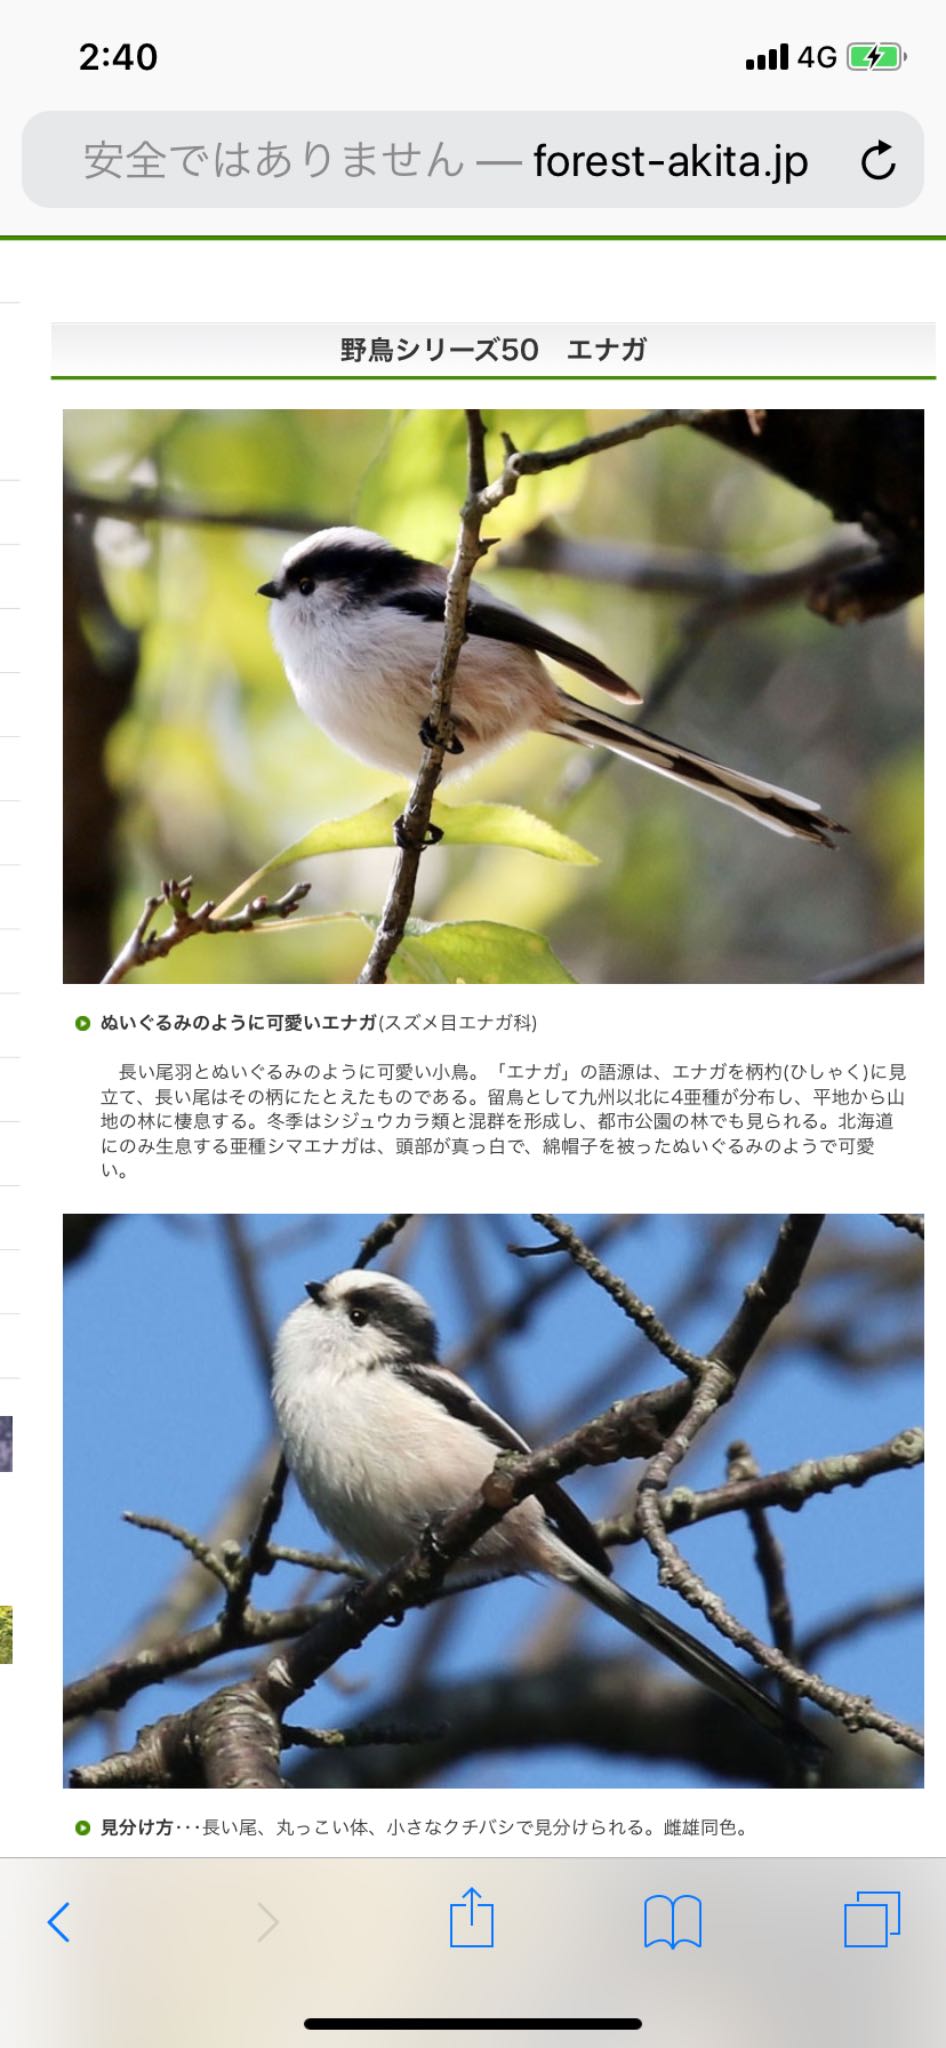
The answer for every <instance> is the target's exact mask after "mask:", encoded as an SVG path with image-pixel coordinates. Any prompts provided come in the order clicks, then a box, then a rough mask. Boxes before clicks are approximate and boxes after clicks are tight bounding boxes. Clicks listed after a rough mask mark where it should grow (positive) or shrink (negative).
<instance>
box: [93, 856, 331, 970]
mask: <svg viewBox="0 0 946 2048" xmlns="http://www.w3.org/2000/svg"><path fill="white" fill-rule="evenodd" d="M311 887H312V884H311V882H294V883H293V885H292V888H291V889H287V890H286V893H285V895H284V896H279V897H277V899H276V901H275V902H274V903H271V902H270V901H269V898H268V897H267V896H255V897H254V898H253V901H252V903H246V904H244V906H243V909H242V910H236V911H234V912H233V914H232V916H230V917H215V916H214V907H215V906H214V904H213V903H212V902H211V901H210V900H209V899H208V901H207V902H206V903H202V904H201V905H200V908H199V909H198V910H194V911H191V910H190V909H189V908H188V906H189V903H190V896H191V882H190V880H189V878H188V879H187V880H185V881H183V882H174V881H169V882H162V884H161V894H160V896H149V897H148V899H147V902H146V903H145V906H144V909H143V911H142V913H141V916H140V917H139V919H138V922H137V924H136V925H135V928H134V930H133V931H132V933H131V934H130V936H129V938H127V939H126V940H125V944H124V945H123V947H122V948H121V951H120V952H119V953H118V954H117V955H116V957H115V959H114V960H113V961H112V964H111V967H110V968H109V970H108V973H107V974H103V976H102V986H103V988H104V987H105V986H106V985H107V984H109V983H112V982H117V981H124V979H125V976H126V974H130V973H131V970H132V968H133V967H149V966H150V965H151V963H152V961H154V960H165V959H166V958H167V956H168V954H169V953H173V951H174V949H175V947H176V946H182V945H183V944H184V942H185V940H186V939H197V938H202V937H208V936H209V937H211V938H214V937H217V936H219V935H220V934H221V933H223V932H252V931H255V930H256V928H257V926H258V925H261V924H266V923H267V922H271V921H272V920H273V919H274V918H278V919H282V920H285V919H286V918H287V917H291V916H292V914H293V911H295V910H298V908H299V905H300V903H302V902H303V900H304V898H305V897H306V896H308V894H309V890H310V889H311ZM163 904H167V906H168V908H169V909H170V912H171V922H170V924H169V925H167V926H166V928H165V930H164V931H163V932H156V931H153V930H152V929H151V927H152V925H153V922H154V919H155V917H156V916H157V913H158V911H159V910H160V909H161V907H162V905H163Z"/></svg>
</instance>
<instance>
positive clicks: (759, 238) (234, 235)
mask: <svg viewBox="0 0 946 2048" xmlns="http://www.w3.org/2000/svg"><path fill="white" fill-rule="evenodd" d="M943 241H946V235H941V234H940V235H887V234H872V233H867V232H865V233H863V234H856V235H855V234H850V235H848V234H844V235H838V234H835V235H798V234H781V235H774V234H739V235H737V234H732V235H727V234H715V235H708V234H678V235H650V234H648V235H644V234H623V235H618V234H614V235H590V234H585V235H580V234H574V235H564V234H545V235H538V234H509V235H449V234H435V233H431V234H416V235H410V234H382V233H380V232H377V233H374V234H368V235H355V234H351V235H326V234H305V235H303V234H296V235H286V234H279V235H277V234H269V235H264V234H260V235H251V234H243V233H241V232H240V231H239V230H234V231H233V232H231V233H230V234H195V235H168V234H118V233H115V234H74V235H4V234H0V242H943Z"/></svg>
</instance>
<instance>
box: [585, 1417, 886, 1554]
mask: <svg viewBox="0 0 946 2048" xmlns="http://www.w3.org/2000/svg"><path fill="white" fill-rule="evenodd" d="M923 1453H924V1444H923V1431H922V1430H921V1429H901V1430H900V1431H899V1432H898V1434H897V1435H896V1436H894V1437H891V1438H890V1439H889V1441H888V1442H887V1443H883V1444H873V1445H872V1446H871V1447H870V1449H869V1450H864V1451H840V1452H838V1454H837V1455H836V1456H835V1457H830V1458H804V1459H803V1460H802V1461H801V1463H800V1464H798V1465H788V1466H786V1467H785V1469H784V1470H783V1471H781V1472H763V1473H760V1474H759V1476H758V1477H757V1478H753V1479H740V1480H738V1481H737V1480H731V1481H729V1482H727V1484H726V1485H725V1486H709V1487H707V1488H706V1489H705V1490H704V1491H703V1492H702V1493H695V1492H693V1490H692V1489H691V1488H690V1487H688V1486H675V1487H674V1489H673V1492H672V1493H664V1494H661V1496H660V1512H661V1516H662V1518H663V1524H664V1528H665V1529H667V1530H672V1529H692V1528H695V1527H696V1524H697V1523H698V1522H709V1521H713V1520H715V1519H716V1518H717V1517H718V1516H719V1515H733V1514H749V1513H752V1512H755V1511H757V1510H760V1509H763V1508H784V1509H785V1511H786V1513H788V1514H797V1513H798V1512H799V1510H800V1509H801V1508H803V1507H804V1506H805V1503H806V1501H809V1500H815V1499H816V1498H817V1497H818V1496H819V1495H821V1494H830V1493H834V1492H836V1491H837V1489H838V1487H840V1486H853V1487H858V1486H866V1485H867V1482H868V1481H869V1480H871V1479H878V1478H880V1477H881V1475H882V1474H883V1473H886V1472H909V1471H912V1470H913V1468H914V1467H915V1466H917V1465H922V1463H923ZM596 1527H597V1531H598V1535H599V1536H600V1538H601V1541H602V1543H605V1544H607V1545H609V1546H610V1545H611V1544H614V1543H637V1542H639V1540H640V1535H641V1532H640V1528H639V1526H638V1521H637V1509H636V1507H635V1508H632V1510H631V1512H630V1513H629V1514H626V1515H614V1516H611V1517H610V1518H608V1519H607V1520H604V1521H600V1522H598V1523H597V1524H596Z"/></svg>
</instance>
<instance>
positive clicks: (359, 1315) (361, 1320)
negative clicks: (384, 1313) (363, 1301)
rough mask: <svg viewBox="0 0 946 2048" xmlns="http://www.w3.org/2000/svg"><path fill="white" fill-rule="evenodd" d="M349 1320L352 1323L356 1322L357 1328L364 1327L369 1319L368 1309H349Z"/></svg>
mask: <svg viewBox="0 0 946 2048" xmlns="http://www.w3.org/2000/svg"><path fill="white" fill-rule="evenodd" d="M348 1320H349V1322H350V1323H354V1325H355V1328H356V1330H360V1329H362V1328H363V1326H364V1324H365V1323H366V1322H367V1320H368V1311H367V1309H363V1308H350V1309H349V1311H348Z"/></svg>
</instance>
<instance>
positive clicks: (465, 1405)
mask: <svg viewBox="0 0 946 2048" xmlns="http://www.w3.org/2000/svg"><path fill="white" fill-rule="evenodd" d="M394 1371H395V1372H396V1373H397V1375H398V1378H399V1379H403V1380H406V1381H407V1383H408V1385H409V1386H411V1387H413V1388H414V1390H415V1392H416V1393H418V1394H425V1395H426V1396H427V1398H428V1399H429V1400H431V1401H438V1402H439V1403H440V1406H441V1408H445V1409H446V1411H447V1414H448V1415H452V1416H453V1419H454V1421H455V1422H465V1423H468V1425H469V1427H470V1428H471V1429H476V1430H479V1433H480V1435H481V1436H485V1437H487V1438H488V1439H489V1442H490V1443H491V1444H495V1445H496V1448H497V1450H500V1451H528V1450H529V1448H530V1446H529V1445H528V1444H527V1443H526V1440H525V1437H522V1436H520V1435H519V1434H518V1431H517V1430H515V1429H513V1428H512V1426H511V1424H510V1423H508V1422H505V1421H504V1420H503V1417H502V1416H501V1415H497V1414H496V1412H495V1410H494V1409H492V1408H488V1407H487V1405H486V1402H485V1401H481V1400H480V1398H479V1395H478V1394H474V1392H473V1390H472V1387H468V1386H467V1384H466V1381H465V1380H461V1379H459V1378H458V1377H457V1374H456V1373H453V1372H449V1371H448V1370H447V1368H446V1366H442V1365H436V1366H431V1365H414V1364H410V1363H403V1364H402V1363H400V1362H398V1363H397V1364H396V1365H395V1366H394ZM536 1499H537V1500H538V1501H540V1502H541V1504H542V1506H543V1508H544V1509H545V1512H546V1514H547V1515H548V1518H549V1521H550V1522H551V1524H552V1527H553V1528H554V1529H555V1530H556V1531H557V1533H558V1535H559V1536H560V1537H561V1539H562V1542H563V1543H567V1544H568V1547H569V1549H570V1550H574V1551H575V1552H576V1554H577V1556H578V1557H581V1558H584V1560H585V1563H586V1564H590V1565H593V1566H594V1568H595V1570H596V1571H599V1572H602V1573H603V1574H604V1576H605V1578H607V1577H609V1576H610V1574H611V1572H612V1571H613V1569H614V1567H613V1565H612V1563H611V1559H610V1557H609V1556H608V1553H607V1551H606V1550H605V1547H604V1544H603V1543H602V1542H601V1540H600V1538H599V1537H598V1535H597V1533H596V1531H595V1530H594V1529H593V1528H592V1525H591V1523H590V1522H589V1520H588V1517H587V1515H583V1514H582V1511H581V1509H580V1508H579V1507H576V1505H575V1502H574V1501H573V1500H571V1499H570V1497H569V1495H568V1494H567V1493H566V1492H565V1490H564V1488H563V1487H561V1486H556V1484H555V1482H554V1481H553V1480H549V1481H548V1482H547V1483H546V1484H545V1485H544V1486H540V1487H539V1488H538V1489H537V1491H536Z"/></svg>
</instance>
